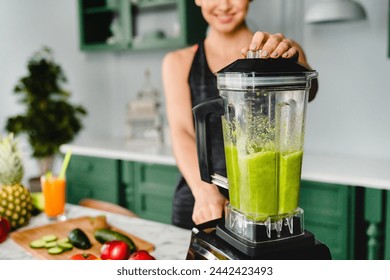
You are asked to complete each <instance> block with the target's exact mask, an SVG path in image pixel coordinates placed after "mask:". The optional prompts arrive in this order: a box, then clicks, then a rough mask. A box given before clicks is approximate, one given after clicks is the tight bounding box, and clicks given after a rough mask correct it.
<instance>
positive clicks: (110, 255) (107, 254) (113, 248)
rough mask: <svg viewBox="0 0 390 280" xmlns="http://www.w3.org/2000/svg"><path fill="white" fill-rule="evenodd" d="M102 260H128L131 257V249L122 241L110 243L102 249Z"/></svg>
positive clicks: (105, 244)
mask: <svg viewBox="0 0 390 280" xmlns="http://www.w3.org/2000/svg"><path fill="white" fill-rule="evenodd" d="M100 257H101V258H102V260H127V259H128V258H129V257H130V249H129V246H128V245H127V243H126V242H124V241H122V240H113V241H108V242H106V243H104V244H103V246H102V247H101V248H100Z"/></svg>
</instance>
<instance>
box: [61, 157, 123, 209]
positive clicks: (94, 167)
mask: <svg viewBox="0 0 390 280" xmlns="http://www.w3.org/2000/svg"><path fill="white" fill-rule="evenodd" d="M119 166H120V161H119V160H114V159H105V158H96V157H88V156H78V155H73V156H72V159H71V161H70V162H69V166H68V169H67V172H66V180H67V192H66V199H67V202H69V203H73V204H78V203H79V201H80V200H81V199H83V198H87V197H88V198H94V199H98V200H104V201H108V202H112V203H116V204H121V203H120V202H121V201H120V198H121V189H120V188H119V180H120V178H119V175H120V173H119Z"/></svg>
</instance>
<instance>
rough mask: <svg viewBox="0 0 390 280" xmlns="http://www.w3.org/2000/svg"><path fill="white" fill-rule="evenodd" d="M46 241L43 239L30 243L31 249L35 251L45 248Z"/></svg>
mask: <svg viewBox="0 0 390 280" xmlns="http://www.w3.org/2000/svg"><path fill="white" fill-rule="evenodd" d="M45 245H46V241H45V240H42V239H36V240H33V241H31V242H30V247H31V248H34V249H39V248H44V247H45Z"/></svg>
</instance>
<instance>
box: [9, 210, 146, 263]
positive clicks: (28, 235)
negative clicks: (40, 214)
mask: <svg viewBox="0 0 390 280" xmlns="http://www.w3.org/2000/svg"><path fill="white" fill-rule="evenodd" d="M91 219H93V217H80V218H76V219H69V220H67V221H64V222H56V223H53V224H48V225H45V226H41V227H36V228H31V229H26V230H22V231H15V232H13V233H11V238H12V239H13V240H14V241H15V242H16V243H17V244H19V245H20V246H22V247H23V248H24V249H25V250H26V251H28V252H30V253H31V254H32V255H34V256H35V257H37V258H39V259H44V260H68V259H69V258H70V257H71V256H73V255H74V254H78V253H83V252H85V253H92V254H94V255H96V256H98V257H99V255H100V247H101V246H102V244H100V243H99V242H98V241H96V239H95V237H94V235H93V233H94V231H95V229H94V227H93V224H92V223H91ZM75 228H80V229H81V230H82V231H84V232H85V234H86V235H87V236H88V238H89V240H90V241H91V244H92V247H91V248H90V249H87V250H82V249H78V248H76V247H73V249H72V250H70V251H65V252H63V253H61V254H58V255H50V254H49V253H48V252H47V249H46V248H40V249H33V248H31V247H30V242H31V241H33V240H36V239H40V238H42V237H43V236H45V235H49V234H55V235H56V236H57V237H58V239H60V238H65V237H67V236H68V233H69V232H70V231H71V230H73V229H75ZM110 229H112V230H115V231H118V232H120V233H122V234H124V235H127V236H128V237H130V238H131V239H132V240H133V241H134V243H135V245H136V248H137V250H147V251H149V252H151V251H153V250H154V245H153V244H151V243H149V242H147V241H145V240H142V239H141V238H139V237H137V236H134V235H132V234H130V233H127V232H124V231H123V230H120V229H118V228H115V227H112V226H110Z"/></svg>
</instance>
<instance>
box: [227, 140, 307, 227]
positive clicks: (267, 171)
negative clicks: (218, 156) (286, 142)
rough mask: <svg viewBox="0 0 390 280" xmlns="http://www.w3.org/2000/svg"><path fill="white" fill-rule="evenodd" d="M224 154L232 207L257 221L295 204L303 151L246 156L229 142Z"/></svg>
mask: <svg viewBox="0 0 390 280" xmlns="http://www.w3.org/2000/svg"><path fill="white" fill-rule="evenodd" d="M225 156H226V168H227V175H228V180H229V196H230V204H231V205H232V206H233V207H235V208H236V209H238V210H239V211H241V212H243V213H245V214H247V215H248V216H249V217H251V218H255V219H258V220H262V219H265V218H266V217H268V216H271V215H277V214H283V213H286V212H290V211H292V210H294V209H295V208H297V207H298V199H299V186H300V175H301V163H302V151H297V152H293V153H286V154H283V155H281V154H280V153H278V152H275V151H261V152H257V153H253V154H249V155H247V154H240V153H239V152H238V151H237V148H236V147H235V146H232V145H230V146H225Z"/></svg>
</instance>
